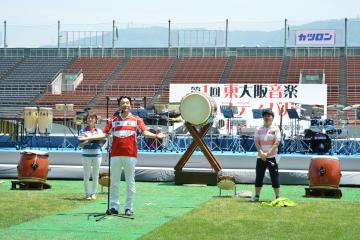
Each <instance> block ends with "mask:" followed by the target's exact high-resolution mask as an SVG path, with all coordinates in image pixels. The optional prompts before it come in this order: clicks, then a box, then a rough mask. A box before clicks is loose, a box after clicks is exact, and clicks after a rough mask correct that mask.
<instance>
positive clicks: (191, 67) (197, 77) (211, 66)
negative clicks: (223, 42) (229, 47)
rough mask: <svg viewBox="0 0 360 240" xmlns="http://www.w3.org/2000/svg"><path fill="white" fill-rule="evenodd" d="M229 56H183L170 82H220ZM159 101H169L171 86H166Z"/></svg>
mask: <svg viewBox="0 0 360 240" xmlns="http://www.w3.org/2000/svg"><path fill="white" fill-rule="evenodd" d="M227 60H228V58H227V57H183V58H181V59H180V62H179V63H178V65H177V67H176V69H175V72H174V75H173V77H172V78H171V80H170V83H219V81H220V80H221V76H222V74H223V72H224V68H225V64H226V62H227ZM159 101H162V102H168V101H169V87H168V86H165V89H164V91H163V92H162V94H161V97H160V98H159Z"/></svg>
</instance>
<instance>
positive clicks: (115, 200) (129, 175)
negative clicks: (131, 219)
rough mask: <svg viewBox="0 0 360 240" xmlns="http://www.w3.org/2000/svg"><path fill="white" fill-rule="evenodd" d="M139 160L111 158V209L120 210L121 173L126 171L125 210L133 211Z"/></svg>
mask: <svg viewBox="0 0 360 240" xmlns="http://www.w3.org/2000/svg"><path fill="white" fill-rule="evenodd" d="M136 161H137V159H136V158H134V157H111V169H110V170H111V173H110V175H111V176H110V182H111V183H110V208H115V209H116V210H119V205H120V202H119V186H120V180H121V173H122V170H123V169H124V173H125V181H126V201H125V206H124V209H130V210H132V209H133V200H134V195H135V191H136V189H135V165H136Z"/></svg>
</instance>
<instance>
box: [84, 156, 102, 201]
mask: <svg viewBox="0 0 360 240" xmlns="http://www.w3.org/2000/svg"><path fill="white" fill-rule="evenodd" d="M82 162H83V167H84V190H85V195H86V196H91V195H93V194H96V192H97V186H98V182H99V169H100V164H101V157H100V158H98V157H83V158H82ZM91 172H92V183H90V175H91Z"/></svg>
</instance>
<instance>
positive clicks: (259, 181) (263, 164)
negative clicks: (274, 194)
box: [255, 157, 280, 188]
mask: <svg viewBox="0 0 360 240" xmlns="http://www.w3.org/2000/svg"><path fill="white" fill-rule="evenodd" d="M266 168H268V169H269V173H270V178H271V183H272V187H273V188H279V187H280V182H279V166H278V164H277V163H276V159H275V158H274V157H272V158H267V159H266V161H263V160H261V159H260V158H258V159H257V161H256V179H255V187H262V186H263V180H264V176H265V172H266Z"/></svg>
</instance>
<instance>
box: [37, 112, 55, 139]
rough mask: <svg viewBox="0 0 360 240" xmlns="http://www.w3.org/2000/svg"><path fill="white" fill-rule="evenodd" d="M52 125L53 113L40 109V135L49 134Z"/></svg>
mask: <svg viewBox="0 0 360 240" xmlns="http://www.w3.org/2000/svg"><path fill="white" fill-rule="evenodd" d="M52 123H53V111H52V108H47V107H40V109H39V118H38V126H39V133H40V134H49V133H51V129H52Z"/></svg>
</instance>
